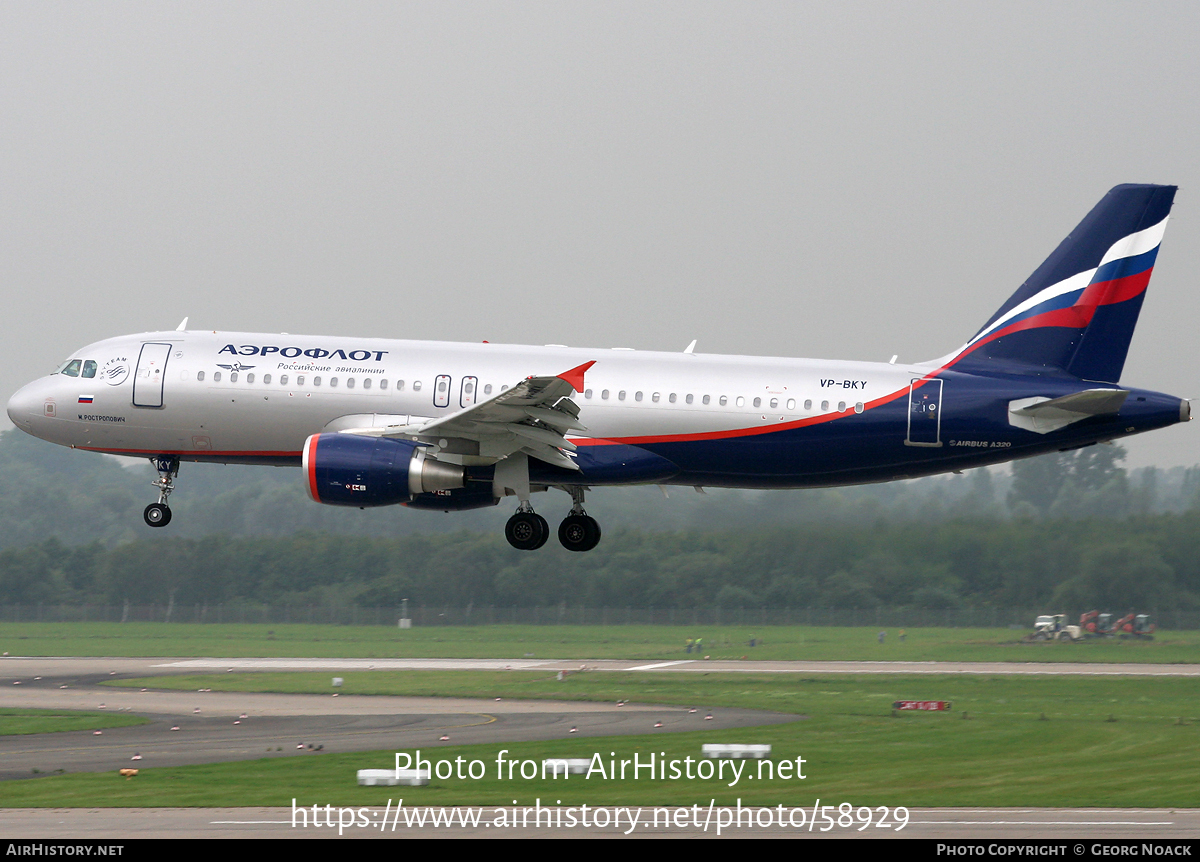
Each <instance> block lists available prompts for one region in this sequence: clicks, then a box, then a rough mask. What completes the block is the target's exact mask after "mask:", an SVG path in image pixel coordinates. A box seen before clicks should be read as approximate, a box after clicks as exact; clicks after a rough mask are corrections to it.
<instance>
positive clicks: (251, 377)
mask: <svg viewBox="0 0 1200 862" xmlns="http://www.w3.org/2000/svg"><path fill="white" fill-rule="evenodd" d="M246 382H247V383H253V382H254V372H250V373H249V374H247V375H246Z"/></svg>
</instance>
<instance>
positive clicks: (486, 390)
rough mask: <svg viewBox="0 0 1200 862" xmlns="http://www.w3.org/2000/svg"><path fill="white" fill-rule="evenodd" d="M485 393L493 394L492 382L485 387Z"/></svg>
mask: <svg viewBox="0 0 1200 862" xmlns="http://www.w3.org/2000/svg"><path fill="white" fill-rule="evenodd" d="M483 394H484V395H491V394H492V384H490V383H489V384H488V385H487V386H485V387H483Z"/></svg>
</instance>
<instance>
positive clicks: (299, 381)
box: [196, 371, 421, 392]
mask: <svg viewBox="0 0 1200 862" xmlns="http://www.w3.org/2000/svg"><path fill="white" fill-rule="evenodd" d="M204 378H205V374H204V372H203V371H197V372H196V379H197V380H198V381H200V382H203V381H204ZM256 379H257V375H255V373H254V372H253V371H250V372H247V373H246V377H245V380H244V381H243V382H245V383H253V382H254V381H255V380H256ZM273 379H274V378H273V375H270V374H264V375H262V383H263V385H265V386H269V385H270V384H271V381H272V380H273ZM238 380H239V377H238V372H237V371H230V372H229V382H230V383H237V382H238ZM290 381H291V377H290V376H289V375H287V374H280V375H279V385H280V386H287V385H288V384H289V382H290ZM212 382H213V383H220V382H221V372H220V371H214V372H213V375H212ZM322 382H325V383H327V384H328V385H329V386H330V387H331V388H336V387H337V385H338V378H336V377H330V378H329V379H328V380H327V381H322V378H321V376H320V375H316V376H314V377H311V378H310V377H308V376H307V375H304V374H297V375H296V378H295V381H294V382H292V385H293V386H304V385H305V384H306V383H308V384H309V385H311V386H320V385H321V384H322ZM345 382H346V388H347V389H353V388H354V387H355V385H356V384H355V380H354V378H353V377H347V378H346V379H345ZM374 385H375V379H374V378H372V377H366V378H364V379H363V381H362V388H363V389H370V388H371V387H372V386H374ZM395 387H396V391H397V392H403V391H404V381H403V380H397V381H395ZM379 388H380V389H382V390H386V389H387V388H388V381H387V380H380V381H379ZM412 388H413V391H414V392H420V391H421V381H420V380H414V381H413V382H412Z"/></svg>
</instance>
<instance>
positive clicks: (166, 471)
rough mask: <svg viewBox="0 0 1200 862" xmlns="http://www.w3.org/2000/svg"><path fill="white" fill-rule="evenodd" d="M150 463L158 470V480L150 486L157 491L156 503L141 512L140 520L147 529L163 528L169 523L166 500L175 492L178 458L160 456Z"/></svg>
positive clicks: (168, 508)
mask: <svg viewBox="0 0 1200 862" xmlns="http://www.w3.org/2000/svg"><path fill="white" fill-rule="evenodd" d="M150 462H151V463H152V464H154V468H155V469H156V470H158V479H157V480H156V481H154V482H151V483H150V484H151V485H153V486H154V487H155V488H157V489H158V502H157V503H151V504H150V505H149V506H147V507H146V508H145V510H144V511H143V512H142V519H143V520H144V521H145V522H146V525H147V526H149V527H165V526H167V524H169V523H171V507H170V506H168V505H167V498H168V497H170V496H171V492H172V491H174V490H175V477H176V476H178V475H179V458H178V457H176V456H175V455H160V456H158V457H157V458H151V459H150Z"/></svg>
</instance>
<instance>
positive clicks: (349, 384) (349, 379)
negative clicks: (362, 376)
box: [329, 377, 354, 389]
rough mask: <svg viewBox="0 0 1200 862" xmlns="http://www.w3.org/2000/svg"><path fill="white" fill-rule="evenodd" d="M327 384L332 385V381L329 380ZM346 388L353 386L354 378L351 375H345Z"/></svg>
mask: <svg viewBox="0 0 1200 862" xmlns="http://www.w3.org/2000/svg"><path fill="white" fill-rule="evenodd" d="M329 385H330V386H332V385H333V382H332V381H330V383H329ZM346 388H347V389H353V388H354V378H353V377H347V378H346Z"/></svg>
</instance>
